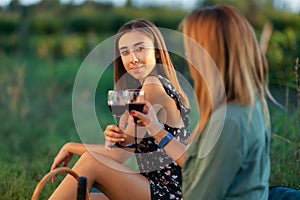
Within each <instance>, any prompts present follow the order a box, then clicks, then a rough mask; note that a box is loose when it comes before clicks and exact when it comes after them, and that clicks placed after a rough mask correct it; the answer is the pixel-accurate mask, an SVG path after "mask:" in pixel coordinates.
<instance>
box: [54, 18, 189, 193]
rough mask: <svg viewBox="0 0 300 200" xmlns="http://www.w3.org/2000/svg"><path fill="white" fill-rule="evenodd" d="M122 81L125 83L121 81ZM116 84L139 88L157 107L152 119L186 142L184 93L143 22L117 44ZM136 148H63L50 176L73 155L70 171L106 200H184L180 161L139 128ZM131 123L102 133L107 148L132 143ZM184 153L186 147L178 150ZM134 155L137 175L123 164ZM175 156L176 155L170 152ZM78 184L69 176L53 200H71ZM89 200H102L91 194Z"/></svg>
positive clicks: (153, 31) (155, 32)
mask: <svg viewBox="0 0 300 200" xmlns="http://www.w3.org/2000/svg"><path fill="white" fill-rule="evenodd" d="M124 77H125V78H124ZM114 84H115V88H116V89H118V90H123V89H129V88H131V89H132V88H141V89H142V90H144V91H145V94H146V100H147V101H149V102H151V104H155V105H158V106H157V107H156V111H155V113H156V114H157V116H158V118H159V120H160V122H162V123H164V128H165V129H166V130H167V131H168V132H170V133H172V135H173V136H174V137H176V138H177V139H178V141H180V142H182V143H183V141H184V140H186V138H187V137H188V136H189V132H188V131H187V130H186V128H185V127H186V126H187V123H188V113H189V105H188V100H187V97H186V96H185V94H184V92H183V91H182V89H181V87H180V85H179V83H178V80H177V76H176V72H175V69H174V67H173V64H172V62H171V59H170V57H169V54H168V51H167V49H166V45H165V42H164V39H163V37H162V35H161V33H160V31H159V29H158V28H157V27H156V26H155V25H154V24H152V23H151V22H149V21H147V20H144V19H137V20H132V21H129V22H128V23H126V24H125V25H123V26H122V27H121V28H120V29H119V31H118V33H117V36H116V40H115V60H114ZM139 129H140V131H139V141H138V142H139V143H140V144H143V145H144V146H143V147H140V148H136V149H130V148H116V147H115V148H111V150H107V148H105V147H104V146H103V145H98V144H95V145H87V144H79V143H71V142H70V143H67V144H66V145H64V146H63V147H62V149H61V150H60V152H59V153H58V154H57V156H56V158H55V159H54V162H53V164H52V167H51V170H53V169H55V168H57V167H59V166H60V165H61V164H63V165H64V166H67V165H68V163H69V162H70V160H71V158H72V155H73V154H77V155H79V156H80V158H79V159H78V161H77V162H76V164H75V165H74V167H73V168H72V169H73V170H74V171H75V172H76V173H78V174H79V175H80V176H85V177H87V181H88V182H87V186H88V189H90V188H92V187H96V188H98V189H99V190H101V191H102V192H103V193H104V194H105V196H106V197H108V198H110V199H182V194H181V183H182V180H181V164H182V161H181V160H173V159H172V157H171V156H170V155H169V154H167V153H166V152H165V151H164V150H163V149H161V148H160V146H161V145H160V144H159V141H157V140H156V138H153V137H150V136H149V135H148V134H147V133H145V130H144V131H143V128H139ZM133 130H134V129H133V123H132V121H131V120H129V121H128V126H127V127H126V129H125V130H121V129H120V128H119V127H118V126H116V125H108V126H107V127H106V130H105V131H104V135H105V138H106V142H107V143H115V142H120V145H122V146H123V147H124V146H126V144H131V143H133V137H132V135H133V134H132V133H133ZM177 148H179V149H184V145H178V147H177ZM133 151H134V152H135V153H136V154H135V155H136V157H137V161H138V165H139V169H140V171H141V172H140V173H137V172H135V171H134V170H131V169H129V168H128V167H127V166H125V165H124V164H123V163H124V162H125V161H126V160H127V159H128V158H129V157H130V155H131V153H132V152H133ZM173 151H177V149H174V150H173ZM75 186H76V181H75V180H73V178H72V177H70V176H67V177H66V178H65V179H64V180H63V181H62V183H61V184H60V185H59V187H58V188H57V189H56V191H55V192H54V193H53V194H52V196H51V198H52V199H74V198H75V196H76V187H75ZM92 198H97V199H101V198H103V199H104V198H105V197H104V196H103V195H97V194H93V196H92Z"/></svg>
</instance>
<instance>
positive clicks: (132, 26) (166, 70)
mask: <svg viewBox="0 0 300 200" xmlns="http://www.w3.org/2000/svg"><path fill="white" fill-rule="evenodd" d="M131 31H139V32H141V33H144V34H145V35H146V36H147V37H149V38H150V39H151V40H152V41H153V44H154V48H155V55H156V71H157V73H158V74H160V75H161V76H163V77H165V78H167V79H169V80H170V81H171V82H172V84H173V85H174V86H175V87H176V89H177V90H178V91H179V94H180V95H181V97H182V99H183V102H184V104H185V105H187V106H188V105H189V103H188V99H187V97H186V95H185V93H184V92H183V90H182V89H181V87H180V85H179V82H178V79H177V75H176V71H175V69H174V66H173V63H172V61H171V59H170V55H169V53H168V51H167V47H166V44H165V41H164V38H163V36H162V34H161V32H160V31H159V29H158V28H157V27H156V26H155V25H154V24H153V23H151V22H150V21H148V20H145V19H134V20H131V21H129V22H127V23H126V24H124V25H123V26H122V27H121V28H120V29H119V31H118V33H117V36H116V39H115V48H114V84H115V86H116V88H117V89H126V88H130V87H132V86H130V84H131V82H132V81H134V80H133V79H130V75H128V76H129V77H128V78H125V79H124V78H122V79H121V77H123V75H124V74H128V73H126V72H127V71H126V69H125V67H124V65H123V62H122V59H121V57H120V52H119V40H120V38H121V37H122V36H123V35H124V34H125V33H128V32H131ZM131 78H132V77H131Z"/></svg>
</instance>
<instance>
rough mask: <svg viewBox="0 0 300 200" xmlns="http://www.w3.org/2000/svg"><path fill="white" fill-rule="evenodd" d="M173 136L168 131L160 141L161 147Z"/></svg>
mask: <svg viewBox="0 0 300 200" xmlns="http://www.w3.org/2000/svg"><path fill="white" fill-rule="evenodd" d="M173 138H174V136H173V135H172V134H171V133H167V135H165V136H164V137H163V138H162V139H161V140H160V142H159V143H158V146H159V148H161V149H162V148H164V147H165V146H166V145H167V144H168V143H169V142H170V141H171V140H172V139H173Z"/></svg>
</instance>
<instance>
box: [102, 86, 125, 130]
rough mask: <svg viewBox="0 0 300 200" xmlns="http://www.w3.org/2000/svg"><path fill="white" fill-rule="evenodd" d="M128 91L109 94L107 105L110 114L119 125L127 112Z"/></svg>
mask: <svg viewBox="0 0 300 200" xmlns="http://www.w3.org/2000/svg"><path fill="white" fill-rule="evenodd" d="M127 97H128V95H127V91H126V90H109V91H108V94H107V104H108V107H109V110H110V112H111V113H112V115H113V116H114V118H115V119H116V121H117V124H119V121H120V118H121V116H122V115H123V113H124V112H125V110H126V103H127V102H128V100H127Z"/></svg>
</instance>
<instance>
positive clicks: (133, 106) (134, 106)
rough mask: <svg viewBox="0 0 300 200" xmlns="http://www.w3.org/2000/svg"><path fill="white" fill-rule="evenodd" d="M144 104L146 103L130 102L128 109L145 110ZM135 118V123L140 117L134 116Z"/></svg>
mask: <svg viewBox="0 0 300 200" xmlns="http://www.w3.org/2000/svg"><path fill="white" fill-rule="evenodd" d="M144 106H145V104H144V103H138V102H132V103H129V104H128V110H129V112H130V111H132V110H136V111H139V112H143V109H144ZM133 119H134V123H137V120H138V118H137V117H133Z"/></svg>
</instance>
